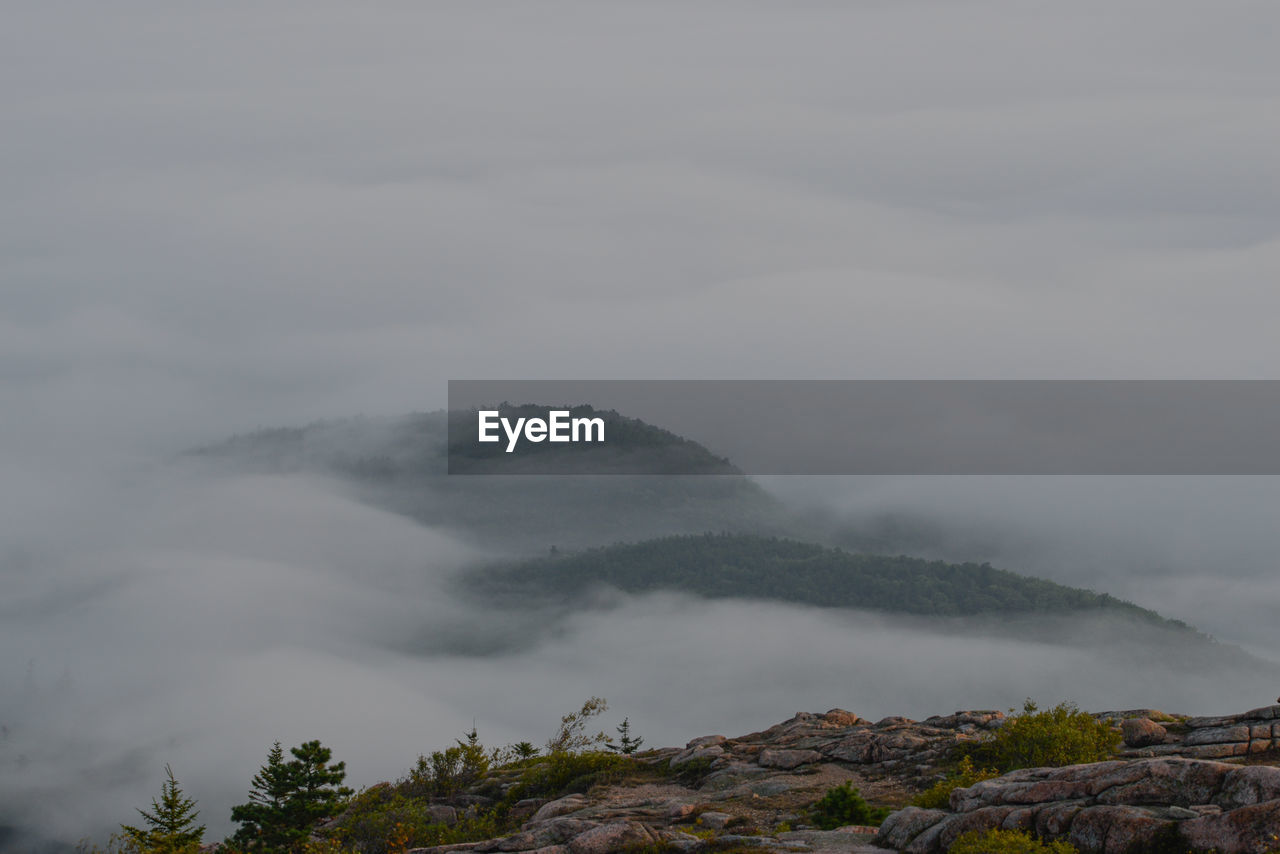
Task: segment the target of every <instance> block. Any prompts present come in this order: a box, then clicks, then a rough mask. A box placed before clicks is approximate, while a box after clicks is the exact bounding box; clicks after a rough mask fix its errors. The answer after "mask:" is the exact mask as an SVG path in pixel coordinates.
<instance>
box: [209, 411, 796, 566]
mask: <svg viewBox="0 0 1280 854" xmlns="http://www.w3.org/2000/svg"><path fill="white" fill-rule="evenodd" d="M501 411H503V412H504V414H506V415H507V416H509V417H517V416H519V415H520V414H529V412H528V410H527V408H526V407H503V408H502V410H501ZM572 411H573V413H574V414H575V415H577V416H582V415H589V414H600V415H601V416H602V417H603V418H604V419H605V421H606V424H607V425H608V430H609V433H608V435H609V436H610V437H611V447H610V449H608V450H607V451H604V452H602V453H606V454H615V453H618V452H620V451H622V452H625V453H626V454H628V455H629V456H630V457H631V458H632V460H633V461H635V460H639V461H640V462H641V463H642V464H643V465H645V466H647V467H648V468H650V469H652V470H657V471H663V470H678V471H689V470H695V471H698V470H700V471H708V472H714V474H701V475H664V474H646V475H636V474H618V475H611V476H609V477H597V476H591V475H587V476H582V475H573V474H558V475H546V474H515V475H485V476H482V477H468V476H456V475H455V476H450V475H448V474H446V471H447V465H446V463H447V460H446V450H447V445H446V442H447V434H448V430H447V426H448V419H449V418H456V419H462V420H463V421H465V422H467V423H468V424H474V419H475V412H474V411H472V412H465V411H464V412H454V413H449V414H448V415H446V413H445V412H444V411H443V410H441V411H437V412H427V413H417V414H413V415H405V416H399V417H386V418H364V417H357V418H344V419H336V420H332V421H321V422H316V423H314V424H310V425H308V426H306V427H298V428H288V429H271V430H259V431H257V432H254V433H248V434H245V435H241V436H236V437H233V438H231V439H229V440H226V441H223V442H219V443H217V444H213V445H208V446H206V447H203V448H199V449H196V450H194V451H191V452H190V453H189V454H188V458H190V459H196V460H200V461H203V462H204V463H206V464H209V465H211V466H214V467H216V468H218V469H220V470H221V469H231V470H234V471H242V472H252V473H263V474H276V475H291V474H311V475H324V476H328V477H332V478H335V479H336V480H338V481H340V482H342V483H343V484H345V486H346V487H347V488H348V489H349V490H350V494H351V495H353V496H354V497H356V498H357V499H359V500H360V501H363V502H365V503H368V504H370V505H373V506H375V507H379V508H382V509H385V510H390V511H392V512H395V513H400V514H403V515H405V516H408V517H410V518H412V519H414V520H416V521H418V522H421V523H423V524H426V525H432V526H439V527H443V528H447V529H449V530H450V531H451V532H452V533H454V534H455V535H457V536H459V537H462V538H463V539H466V540H469V541H472V542H474V543H476V544H478V545H481V546H483V547H484V548H487V549H493V550H499V551H506V552H510V553H524V554H543V553H546V552H547V550H548V549H549V547H551V546H557V547H558V548H560V549H579V548H585V547H588V546H599V545H604V544H606V543H612V542H616V541H618V540H638V539H645V538H647V537H656V536H663V535H667V534H689V533H700V532H702V531H708V530H711V531H720V530H729V531H746V532H752V533H768V534H775V533H776V534H781V533H789V532H791V531H790V530H788V524H789V522H790V519H791V516H790V514H788V513H787V512H786V511H785V510H784V509H783V508H782V507H781V506H780V505H779V503H778V502H777V501H776V500H775V499H774V498H773V497H772V496H770V495H769V494H767V493H766V492H765V491H764V490H763V489H762V488H761V487H760V486H759V485H758V484H756V483H755V482H754V481H752V480H751V479H750V478H747V477H743V476H742V475H739V474H734V472H736V471H737V470H736V469H735V468H733V466H732V465H731V464H730V463H729V462H728V461H726V460H724V459H722V458H720V457H716V456H715V455H714V454H713V453H712V452H710V451H708V450H707V449H706V448H705V447H703V446H702V445H699V444H698V443H696V442H692V441H689V440H687V439H684V438H683V437H680V436H677V435H675V434H674V433H671V432H669V431H666V430H662V429H661V428H658V427H653V426H652V425H648V424H646V423H644V422H642V421H639V420H637V419H633V418H626V417H625V416H621V415H619V414H618V413H616V412H612V411H607V412H606V411H600V410H594V409H592V408H590V407H573V408H572ZM544 414H545V413H544ZM494 447H497V446H486V448H487V449H488V451H487V452H488V453H492V448H494ZM532 447H534V448H541V449H542V450H539V451H537V452H536V453H534V454H533V455H531V456H530V458H529V461H530V462H531V463H534V464H538V465H546V466H551V467H552V468H553V470H565V468H567V466H560V465H558V464H556V460H555V457H557V456H558V457H560V458H561V460H560V461H561V462H564V461H565V460H568V459H573V458H577V457H579V456H582V455H583V452H582V451H581V449H577V450H570V451H565V450H561V449H560V446H555V449H554V450H549V449H550V448H552V447H553V446H548V445H542V446H538V445H533V446H532ZM587 453H590V451H588V452H587ZM646 461H647V462H646ZM477 462H478V463H479V464H481V465H483V464H484V463H485V462H486V461H485V460H484V459H479V460H478V461H477ZM650 464H651V465H650ZM792 530H793V529H792Z"/></svg>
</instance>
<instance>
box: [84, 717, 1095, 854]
mask: <svg viewBox="0 0 1280 854" xmlns="http://www.w3.org/2000/svg"><path fill="white" fill-rule="evenodd" d="M607 709H608V705H607V703H606V702H605V701H604V700H603V699H600V698H596V697H592V698H590V699H589V700H587V701H586V702H585V703H583V704H582V706H581V708H579V709H577V710H576V711H573V712H571V713H569V714H567V715H565V716H564V717H562V718H561V719H560V724H559V726H558V727H557V729H556V730H555V732H554V734H553V735H552V736H551V737H550V738H549V739H547V741H546V742H545V743H544V745H543V746H541V747H536V746H534V745H533V744H532V743H530V742H519V743H515V744H508V745H504V746H500V747H486V746H485V745H484V744H482V743H481V741H480V737H479V734H478V733H477V732H476V730H475V729H474V728H473V729H472V730H471V731H470V732H468V733H466V734H464V736H463V737H462V738H458V739H456V740H455V741H454V743H453V744H452V745H450V746H448V747H446V748H444V749H442V750H437V751H433V752H432V753H430V754H426V755H422V756H419V757H418V759H417V762H416V763H415V764H414V765H413V767H412V768H410V769H409V770H408V771H407V773H406V774H405V775H404V776H403V777H401V778H400V779H398V780H396V781H394V782H387V783H380V784H378V785H375V786H371V787H369V788H367V789H364V790H363V791H361V792H359V793H358V794H357V793H353V792H352V791H351V790H350V789H349V788H347V787H345V786H344V785H343V780H344V779H345V775H346V766H345V765H344V763H342V762H334V761H332V756H331V753H330V751H329V749H328V748H325V747H324V746H323V745H321V743H320V742H319V741H308V742H304V743H303V744H301V745H299V746H297V747H294V748H291V749H290V750H289V751H288V753H286V752H285V751H284V749H283V748H282V747H281V745H280V744H279V743H278V742H277V743H276V744H275V745H273V746H272V748H271V749H270V750H269V751H268V754H267V759H266V762H265V763H264V764H263V765H262V766H261V768H260V769H259V771H258V773H257V774H255V775H254V776H253V778H252V780H251V781H250V787H249V796H248V799H247V800H246V801H245V803H242V804H239V805H237V806H235V807H233V808H232V810H231V818H232V820H233V821H235V822H236V823H237V824H238V825H239V828H238V829H237V830H236V832H235V833H233V834H232V835H231V836H230V837H229V838H227V839H226V840H225V841H224V842H223V848H222V850H223V851H224V852H226V854H400V852H403V851H406V850H408V849H410V848H417V847H426V846H432V845H445V844H453V843H463V842H471V841H478V840H483V839H492V838H494V837H499V836H503V835H506V834H508V833H511V832H513V831H515V830H517V829H518V828H519V826H520V824H521V823H522V822H524V821H526V820H527V819H528V817H529V815H530V814H531V811H532V806H531V805H530V803H532V804H533V805H537V804H541V803H544V802H546V801H549V800H553V799H556V798H560V797H563V796H565V795H567V794H570V793H574V792H577V793H584V794H585V793H589V792H591V791H592V790H594V789H596V788H597V787H600V786H611V785H617V784H628V783H644V782H671V783H679V784H682V785H685V786H689V787H692V788H696V787H698V786H700V785H701V783H702V781H703V779H705V777H706V776H707V775H708V774H709V773H711V771H712V767H711V765H712V761H713V760H712V758H711V757H703V758H700V759H692V760H690V761H687V762H684V763H682V764H681V765H679V766H677V768H676V769H671V768H670V767H669V763H667V762H661V761H652V760H651V759H650V758H649V757H648V756H646V755H645V754H641V753H639V749H640V747H641V745H642V743H643V741H644V739H643V738H641V737H639V736H638V735H636V734H635V733H634V732H633V731H632V728H631V722H630V720H629V719H625V718H624V719H623V721H622V723H621V724H620V725H618V726H617V727H616V733H617V735H616V736H613V737H610V736H607V735H606V734H605V733H604V732H600V731H595V727H594V726H593V723H594V721H595V720H596V719H597V718H598V717H599V716H600V715H601V714H602V713H604V712H605V711H606V710H607ZM1118 742H1119V735H1118V733H1117V732H1116V730H1115V728H1114V727H1113V726H1111V725H1110V724H1108V723H1106V722H1100V721H1098V720H1096V719H1095V718H1094V717H1093V716H1092V715H1089V714H1087V713H1085V712H1081V711H1080V710H1078V709H1077V708H1076V707H1075V706H1073V705H1071V704H1068V703H1062V704H1059V705H1057V706H1055V707H1053V708H1050V709H1046V710H1040V709H1039V708H1038V707H1037V706H1036V704H1035V703H1034V702H1032V701H1031V700H1027V701H1026V703H1025V704H1024V705H1023V709H1022V711H1021V712H1020V713H1017V714H1011V715H1010V717H1008V718H1006V719H1005V722H1004V724H1003V726H1002V727H1001V728H999V729H998V730H996V731H994V732H993V733H992V734H991V735H990V736H989V737H987V738H985V739H983V740H982V741H979V742H975V743H973V744H971V745H969V746H968V747H967V748H966V750H965V751H964V752H963V754H962V755H960V756H959V758H958V761H957V762H956V764H955V766H954V767H953V768H952V769H951V771H950V772H949V773H948V774H947V775H946V776H945V778H944V779H942V780H940V781H938V782H937V783H935V784H934V785H933V786H931V787H930V788H929V789H927V790H925V791H924V792H922V793H920V794H919V795H918V796H917V797H916V799H915V800H914V802H913V803H914V804H916V805H917V806H922V807H935V808H938V807H941V808H945V807H946V806H947V805H948V801H949V798H950V796H951V793H952V792H953V791H954V790H955V789H957V788H960V787H966V786H971V785H973V784H975V783H977V782H979V781H981V780H985V779H988V778H991V777H994V776H997V775H998V774H1001V773H1004V772H1006V771H1010V770H1013V769H1016V768H1024V767H1031V766H1045V765H1053V766H1058V765H1068V764H1077V763H1086V762H1096V761H1099V760H1103V759H1106V758H1108V757H1110V756H1111V755H1112V753H1113V752H1114V750H1115V748H1116V747H1117V745H1118ZM165 773H166V777H167V779H166V780H165V782H164V784H163V786H162V789H161V794H160V796H159V797H158V798H156V799H154V800H153V801H152V804H151V808H150V809H148V810H143V809H140V810H138V813H139V815H140V817H141V819H142V821H141V823H139V824H138V825H136V826H135V825H122V826H121V832H120V834H119V835H118V836H117V837H115V838H114V839H113V840H112V842H111V844H110V845H109V847H108V852H110V854H192V852H194V851H196V850H197V849H198V847H199V845H200V844H201V843H202V842H203V841H204V831H205V827H204V825H203V824H200V823H199V822H198V819H199V812H198V811H197V809H196V803H195V801H194V800H193V799H191V798H188V797H187V796H186V795H185V794H184V793H183V792H182V789H181V787H180V785H179V783H178V781H177V779H176V778H175V776H174V774H173V771H172V769H170V768H168V767H167V766H166V768H165ZM801 812H802V814H803V815H804V817H805V820H806V821H807V822H808V823H810V824H811V825H813V826H816V827H818V828H820V829H826V830H829V829H834V828H837V827H842V826H845V825H879V824H880V823H881V821H883V820H884V818H885V817H886V816H887V815H888V814H889V812H890V810H889V809H888V808H886V807H883V806H875V805H872V804H869V803H867V801H866V800H865V799H864V798H863V797H862V796H861V794H860V793H859V791H858V790H857V789H856V788H854V787H853V783H852V781H849V782H845V783H844V784H842V785H839V786H836V787H834V788H832V789H830V790H828V791H827V792H826V793H825V794H824V795H823V796H822V797H821V798H820V799H818V800H817V801H816V802H813V803H811V804H809V805H808V806H807V807H804V808H803V809H802V811H801ZM712 835H714V834H712ZM957 844H959V843H957ZM964 844H965V845H968V846H970V847H969V848H961V849H959V850H961V851H962V852H964V851H969V852H977V851H993V852H1003V851H1008V852H1011V854H1024V852H1025V854H1034V852H1041V851H1044V852H1047V854H1065V852H1066V851H1067V850H1069V848H1068V849H1063V848H1061V846H1060V845H1059V844H1057V843H1055V845H1054V846H1049V847H1036V846H1040V845H1041V843H1039V842H1037V841H1035V840H1033V839H1030V838H1027V839H1023V838H1021V837H1017V836H1016V835H1014V836H1007V837H1006V836H1000V837H989V838H988V837H985V836H984V837H982V838H977V837H975V838H973V839H967V840H965V842H964ZM972 846H978V847H972ZM982 846H987V847H982ZM1028 846H1030V847H1028ZM1055 846H1056V847H1055Z"/></svg>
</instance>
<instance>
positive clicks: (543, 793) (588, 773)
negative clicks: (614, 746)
mask: <svg viewBox="0 0 1280 854" xmlns="http://www.w3.org/2000/svg"><path fill="white" fill-rule="evenodd" d="M631 764H632V760H631V759H630V758H629V757H626V756H619V755H618V754H615V753H605V752H602V751H601V752H591V753H568V752H565V751H557V752H554V753H551V754H548V755H547V756H540V757H538V758H537V759H534V760H530V761H529V764H528V765H527V766H526V767H525V770H524V771H523V772H522V773H521V775H520V780H519V782H517V783H516V785H515V786H513V787H512V788H511V791H510V792H508V794H507V799H508V800H509V801H511V802H513V803H514V802H515V801H518V800H521V799H523V798H559V797H563V796H564V795H567V794H569V793H570V792H586V791H587V790H589V789H590V788H591V787H592V786H595V785H598V784H600V783H609V782H612V781H614V780H616V779H618V778H620V777H621V776H622V774H623V772H624V771H625V770H626V769H627V768H629V767H631Z"/></svg>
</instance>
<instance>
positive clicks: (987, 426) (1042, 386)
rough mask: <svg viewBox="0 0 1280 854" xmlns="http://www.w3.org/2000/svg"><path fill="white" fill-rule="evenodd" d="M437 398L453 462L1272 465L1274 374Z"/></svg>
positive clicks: (482, 384)
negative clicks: (443, 403)
mask: <svg viewBox="0 0 1280 854" xmlns="http://www.w3.org/2000/svg"><path fill="white" fill-rule="evenodd" d="M504 404H505V405H504ZM449 409H450V412H451V414H450V424H449V472H450V473H451V474H726V473H744V474H804V475H813V474H842V475H849V474H866V475H885V474H929V475H936V474H1019V475H1021V474H1027V475H1045V474H1063V475H1080V474H1122V475H1152V474H1169V475H1200V474H1204V475H1210V474H1213V475H1221V474H1230V475H1274V474H1280V381H1274V380H1242V381H1236V380H1185V381H1184V380H1173V381H1169V380H1120V381H1097V380H976V381H963V380H920V381H898V380H885V381H863V380H850V381H844V380H794V381H793V380H737V381H735V380H452V381H450V382H449ZM504 419H505V421H504ZM522 419H523V420H522ZM539 422H541V425H540V424H539ZM482 434H483V435H482ZM540 437H541V438H540ZM482 439H483V441H482Z"/></svg>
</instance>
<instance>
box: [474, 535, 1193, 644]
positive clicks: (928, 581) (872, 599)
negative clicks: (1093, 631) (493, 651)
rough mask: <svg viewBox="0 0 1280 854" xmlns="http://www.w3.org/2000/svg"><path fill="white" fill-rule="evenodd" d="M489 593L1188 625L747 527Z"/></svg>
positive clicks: (572, 565)
mask: <svg viewBox="0 0 1280 854" xmlns="http://www.w3.org/2000/svg"><path fill="white" fill-rule="evenodd" d="M468 584H469V585H474V586H475V587H477V588H478V589H480V590H483V591H484V592H485V593H486V595H491V596H495V597H502V596H504V595H510V596H518V597H525V596H530V595H534V596H536V595H543V596H549V597H555V598H568V599H572V598H574V597H575V596H580V595H584V594H586V593H587V592H589V591H590V590H591V589H592V588H593V587H597V586H599V585H608V586H610V587H615V588H617V589H619V590H622V591H625V592H628V593H646V592H652V591H656V590H672V591H679V592H685V593H692V594H695V595H698V596H703V597H706V598H710V599H717V598H727V597H733V598H747V599H771V600H774V601H781V602H794V603H800V604H807V605H818V606H823V607H838V608H859V609H866V610H875V611H887V612H893V613H904V614H917V615H924V616H946V617H953V616H968V615H976V614H993V613H1001V614H1009V613H1046V614H1062V613H1069V612H1078V611H1109V612H1115V613H1122V614H1124V615H1126V616H1129V617H1134V618H1138V619H1140V620H1143V621H1145V622H1150V623H1153V624H1158V625H1163V626H1166V627H1170V628H1176V629H1180V630H1186V631H1192V630H1191V629H1190V627H1188V626H1187V625H1186V624H1185V623H1182V622H1180V621H1176V620H1167V619H1165V618H1164V617H1162V616H1160V615H1159V614H1157V613H1156V612H1154V611H1150V610H1147V609H1145V608H1142V607H1139V606H1138V605H1135V604H1133V603H1131V602H1126V601H1124V600H1121V599H1117V598H1116V597H1114V596H1111V595H1109V594H1106V593H1096V592H1094V591H1091V590H1083V589H1080V588H1075V587H1067V586H1065V585H1062V584H1057V583H1055V582H1052V581H1047V580H1044V579H1040V578H1032V577H1029V576H1024V575H1018V574H1017V573H1014V572H1009V571H1007V570H1002V569H996V568H995V567H992V566H991V565H990V564H976V563H959V564H957V563H947V562H945V561H940V560H935V561H929V560H924V559H921V558H913V557H907V556H905V555H898V556H888V555H869V554H855V553H852V552H846V551H844V550H843V549H840V548H827V547H824V546H821V545H818V544H815V543H808V542H801V541H799V540H793V539H786V538H779V537H763V536H756V535H750V534H703V535H695V536H671V537H663V538H660V539H653V540H646V541H643V542H638V543H629V544H616V545H613V546H608V547H604V548H593V549H588V550H586V551H582V552H577V553H573V554H555V555H551V556H548V557H542V558H537V559H534V560H528V561H521V562H513V563H506V564H500V565H495V566H490V567H488V568H486V569H484V570H482V571H480V572H478V573H475V574H469V575H468Z"/></svg>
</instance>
